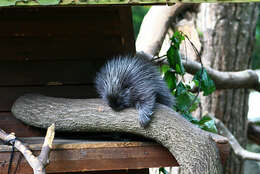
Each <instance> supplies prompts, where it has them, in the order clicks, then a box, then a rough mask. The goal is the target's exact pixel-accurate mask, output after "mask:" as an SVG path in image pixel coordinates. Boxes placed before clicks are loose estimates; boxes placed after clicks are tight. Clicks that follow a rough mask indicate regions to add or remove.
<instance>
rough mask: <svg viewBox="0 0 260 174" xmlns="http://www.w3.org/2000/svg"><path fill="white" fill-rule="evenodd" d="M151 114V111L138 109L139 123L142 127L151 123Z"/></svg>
mask: <svg viewBox="0 0 260 174" xmlns="http://www.w3.org/2000/svg"><path fill="white" fill-rule="evenodd" d="M152 114H153V111H151V110H146V111H145V110H142V109H139V123H140V125H141V126H142V127H146V126H148V124H149V123H150V121H151V115H152Z"/></svg>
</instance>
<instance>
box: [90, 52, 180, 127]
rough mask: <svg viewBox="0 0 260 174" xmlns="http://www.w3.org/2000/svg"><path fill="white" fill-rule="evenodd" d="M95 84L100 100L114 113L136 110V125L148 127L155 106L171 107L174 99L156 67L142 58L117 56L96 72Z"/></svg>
mask: <svg viewBox="0 0 260 174" xmlns="http://www.w3.org/2000/svg"><path fill="white" fill-rule="evenodd" d="M95 85H96V89H97V92H98V93H99V95H100V97H101V98H102V99H103V100H104V101H105V102H106V103H107V104H108V105H109V106H110V107H111V108H112V109H113V110H114V111H121V110H123V109H125V108H128V107H136V109H137V110H138V112H139V123H140V125H141V126H142V127H145V126H147V125H148V123H149V122H150V120H151V115H152V114H153V111H154V107H155V103H156V102H158V103H161V104H164V105H166V106H169V107H172V106H173V105H174V103H175V99H174V97H173V96H172V94H171V92H170V90H169V88H168V86H167V84H166V83H165V81H164V80H163V79H162V77H161V75H160V72H159V68H158V67H157V66H155V65H154V64H153V63H152V62H151V61H149V60H148V59H146V58H145V57H143V56H132V57H131V56H118V57H115V58H113V59H111V60H109V61H108V62H107V63H106V64H105V65H104V66H103V67H102V68H101V70H100V71H99V72H98V73H97V76H96V79H95Z"/></svg>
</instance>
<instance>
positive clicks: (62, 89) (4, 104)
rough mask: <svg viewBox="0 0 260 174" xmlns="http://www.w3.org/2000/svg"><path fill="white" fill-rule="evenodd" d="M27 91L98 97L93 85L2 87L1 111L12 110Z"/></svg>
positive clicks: (64, 95) (75, 96) (50, 94)
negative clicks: (16, 101)
mask: <svg viewBox="0 0 260 174" xmlns="http://www.w3.org/2000/svg"><path fill="white" fill-rule="evenodd" d="M26 93H39V94H43V95H47V96H53V97H68V98H95V97H98V95H97V93H96V90H95V89H94V88H93V86H87V85H82V86H35V87H0V96H1V100H0V112H1V111H10V110H11V107H12V104H13V103H14V101H15V100H16V99H17V98H18V97H20V96H21V95H24V94H26Z"/></svg>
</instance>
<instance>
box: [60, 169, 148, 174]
mask: <svg viewBox="0 0 260 174" xmlns="http://www.w3.org/2000/svg"><path fill="white" fill-rule="evenodd" d="M59 174H71V173H59ZM73 174H149V169H129V170H106V171H90V172H75V173H73Z"/></svg>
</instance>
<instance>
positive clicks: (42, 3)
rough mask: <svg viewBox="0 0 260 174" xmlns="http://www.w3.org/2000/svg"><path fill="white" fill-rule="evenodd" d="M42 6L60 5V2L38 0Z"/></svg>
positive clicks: (56, 0)
mask: <svg viewBox="0 0 260 174" xmlns="http://www.w3.org/2000/svg"><path fill="white" fill-rule="evenodd" d="M37 1H38V2H39V4H40V5H58V4H59V2H60V0H37Z"/></svg>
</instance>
